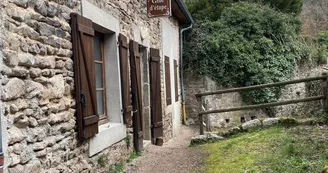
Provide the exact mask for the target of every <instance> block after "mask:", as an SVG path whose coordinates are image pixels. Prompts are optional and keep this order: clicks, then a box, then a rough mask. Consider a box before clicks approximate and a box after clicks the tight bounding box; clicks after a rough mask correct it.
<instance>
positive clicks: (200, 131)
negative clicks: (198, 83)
mask: <svg viewBox="0 0 328 173" xmlns="http://www.w3.org/2000/svg"><path fill="white" fill-rule="evenodd" d="M197 101H198V105H199V106H198V118H199V134H200V135H203V134H204V126H203V115H202V114H200V112H202V110H203V101H202V97H197Z"/></svg>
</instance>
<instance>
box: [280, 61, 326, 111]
mask: <svg viewBox="0 0 328 173" xmlns="http://www.w3.org/2000/svg"><path fill="white" fill-rule="evenodd" d="M322 67H323V66H313V65H312V66H310V65H308V64H305V65H302V66H299V67H298V68H297V69H296V70H295V77H294V79H301V78H307V77H314V76H320V75H321V74H322V73H323V72H324V71H325V70H323V68H322ZM318 95H322V88H321V81H316V82H309V83H299V84H293V85H287V86H286V87H285V88H284V89H283V91H282V96H281V98H280V100H292V99H300V98H305V97H310V96H318ZM275 113H276V116H278V117H286V116H293V117H311V116H320V115H321V114H322V103H321V101H312V102H306V103H298V104H291V105H284V106H278V107H276V108H275Z"/></svg>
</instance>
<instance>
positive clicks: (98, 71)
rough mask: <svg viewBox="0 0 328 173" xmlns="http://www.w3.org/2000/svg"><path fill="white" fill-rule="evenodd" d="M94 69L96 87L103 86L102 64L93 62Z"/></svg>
mask: <svg viewBox="0 0 328 173" xmlns="http://www.w3.org/2000/svg"><path fill="white" fill-rule="evenodd" d="M95 71H96V88H103V78H102V75H103V69H102V64H99V63H95Z"/></svg>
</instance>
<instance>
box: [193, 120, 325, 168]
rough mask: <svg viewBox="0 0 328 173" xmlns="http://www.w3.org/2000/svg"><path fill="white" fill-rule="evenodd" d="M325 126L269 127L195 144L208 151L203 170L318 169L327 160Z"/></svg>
mask: <svg viewBox="0 0 328 173" xmlns="http://www.w3.org/2000/svg"><path fill="white" fill-rule="evenodd" d="M327 142H328V128H327V127H320V126H296V127H290V128H285V127H272V128H268V129H264V130H255V131H253V132H250V133H243V134H238V135H235V136H232V137H231V138H230V139H228V140H225V141H221V142H217V143H212V144H205V145H201V146H198V147H201V148H204V149H205V150H207V151H208V154H209V156H208V158H207V159H206V162H205V172H209V173H220V172H222V173H230V172H231V173H239V172H240V173H245V172H248V173H251V172H266V173H271V172H272V173H273V172H274V173H276V172H282V173H284V172H288V173H302V172H321V170H322V168H323V167H324V164H325V163H326V162H328V145H327Z"/></svg>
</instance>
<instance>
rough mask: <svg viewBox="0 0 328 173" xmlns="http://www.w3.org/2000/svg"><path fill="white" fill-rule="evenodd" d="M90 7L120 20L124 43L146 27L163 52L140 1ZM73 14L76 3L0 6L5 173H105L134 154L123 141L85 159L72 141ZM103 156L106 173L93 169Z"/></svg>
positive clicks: (6, 1) (41, 0)
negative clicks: (136, 31)
mask: <svg viewBox="0 0 328 173" xmlns="http://www.w3.org/2000/svg"><path fill="white" fill-rule="evenodd" d="M90 2H92V3H93V4H95V5H96V6H97V7H99V8H101V9H102V10H104V11H106V12H108V13H109V14H111V15H113V16H115V17H117V18H118V19H120V27H121V28H120V29H121V32H122V33H123V34H124V35H126V36H127V37H128V38H133V27H132V26H145V27H146V28H148V31H149V35H150V44H151V46H152V47H154V48H160V47H161V42H160V40H161V38H160V37H161V34H160V30H161V23H160V20H159V19H151V20H150V19H149V18H148V17H147V15H146V8H145V7H146V1H144V0H119V1H117V0H107V1H106V0H102V1H99V0H97V1H96V0H92V1H90ZM71 12H78V13H80V12H81V2H80V1H79V0H1V1H0V31H1V32H0V67H1V68H0V69H1V73H0V80H1V88H0V89H1V92H0V93H1V99H0V108H1V109H0V115H1V117H2V118H3V120H2V121H3V123H2V125H3V126H4V127H3V128H4V131H3V137H4V141H3V144H4V149H5V167H6V169H5V172H13V173H14V172H15V173H16V172H17V173H18V172H24V173H28V172H33V173H35V172H49V173H50V172H51V173H55V172H93V171H94V170H97V172H105V171H106V170H108V166H109V165H111V164H113V163H118V162H122V161H125V159H126V158H127V156H128V155H129V153H130V152H131V150H132V148H133V147H132V146H131V144H132V142H130V145H127V143H126V141H124V140H123V141H121V142H119V143H117V144H114V145H113V146H111V147H110V148H108V149H106V150H104V151H102V152H101V153H99V154H97V155H95V156H93V157H91V158H89V157H88V154H87V150H88V143H87V142H85V143H82V144H81V143H79V142H78V141H77V138H76V122H75V117H74V113H75V109H74V108H75V104H76V102H75V100H74V95H73V93H74V72H73V61H72V59H71V56H72V43H71V34H70V32H71V28H70V24H69V20H70V13H71ZM162 69H163V67H161V70H162ZM162 73H163V72H162ZM162 76H163V75H162ZM162 81H163V79H162ZM163 87H164V82H162V88H163ZM163 90H164V89H162V91H163ZM162 100H164V94H163V93H162ZM162 103H164V101H162ZM163 115H164V114H163ZM163 122H164V123H165V122H168V123H169V122H171V120H170V119H163ZM164 126H165V127H171V125H169V124H168V125H165V124H164ZM165 131H167V132H169V133H171V131H170V130H167V129H166V130H165ZM130 136H131V134H130ZM165 136H172V135H171V134H169V135H165ZM165 140H167V139H165ZM102 155H104V156H105V159H106V161H107V162H108V165H106V166H105V167H101V166H100V165H98V164H97V159H98V158H99V157H100V156H102ZM91 170H93V171H91Z"/></svg>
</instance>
